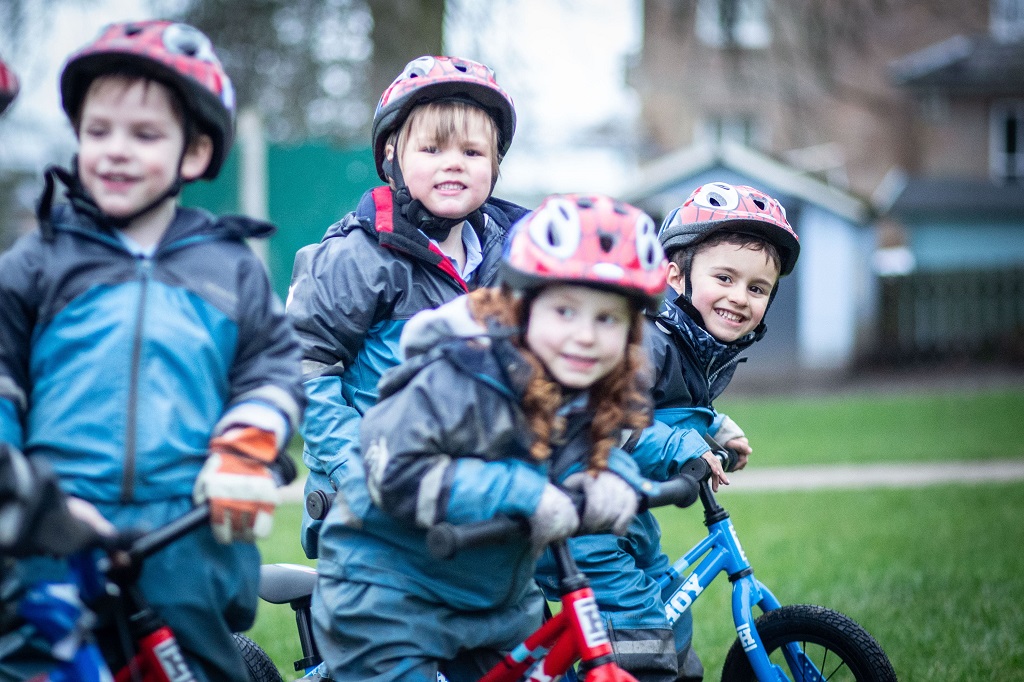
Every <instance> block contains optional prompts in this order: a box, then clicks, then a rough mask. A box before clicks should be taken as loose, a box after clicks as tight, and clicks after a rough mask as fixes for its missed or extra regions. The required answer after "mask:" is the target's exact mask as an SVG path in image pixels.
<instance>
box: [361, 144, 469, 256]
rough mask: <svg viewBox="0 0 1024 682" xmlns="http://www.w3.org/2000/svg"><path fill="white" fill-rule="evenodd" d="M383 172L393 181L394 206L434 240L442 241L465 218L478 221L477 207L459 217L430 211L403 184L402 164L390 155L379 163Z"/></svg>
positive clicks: (414, 225) (410, 222)
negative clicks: (442, 216) (450, 216)
mask: <svg viewBox="0 0 1024 682" xmlns="http://www.w3.org/2000/svg"><path fill="white" fill-rule="evenodd" d="M381 167H382V168H383V169H384V174H385V175H387V176H388V177H389V178H391V182H392V183H394V195H395V206H397V207H398V211H399V213H401V215H402V216H403V217H404V218H405V219H406V220H408V221H409V224H410V225H412V226H413V227H415V228H416V229H418V230H420V231H421V232H423V234H425V235H427V237H428V238H430V239H433V240H434V241H436V242H441V241H444V240H445V239H447V238H448V235H449V234H451V231H452V228H453V227H455V226H456V225H459V224H461V223H462V222H463V221H465V220H469V221H470V222H478V221H479V219H480V210H479V209H477V210H475V211H473V212H471V213H469V214H468V215H464V216H462V217H461V218H441V217H438V216H436V215H434V214H433V213H431V212H430V211H429V210H427V208H426V207H425V206H424V205H423V202H421V201H420V200H419V199H413V198H412V194H410V192H409V187H408V186H407V185H406V184H405V176H403V175H402V166H401V165H400V164H399V163H398V162H397V160H396V159H395V158H394V156H392V158H390V159H389V158H387V157H385V158H384V161H383V162H382V163H381Z"/></svg>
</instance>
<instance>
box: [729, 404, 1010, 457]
mask: <svg viewBox="0 0 1024 682" xmlns="http://www.w3.org/2000/svg"><path fill="white" fill-rule="evenodd" d="M727 396H728V391H726V394H725V396H723V398H722V399H719V400H718V401H716V403H715V407H716V408H718V410H719V411H721V412H724V413H726V414H728V415H729V416H731V417H732V418H733V419H735V420H736V422H737V423H738V424H739V425H740V426H742V427H743V429H744V431H746V433H747V435H748V437H749V438H750V444H751V446H752V447H753V448H754V454H753V455H752V456H751V462H752V466H753V465H756V466H765V467H769V466H799V465H804V464H866V463H876V462H885V461H892V460H895V461H898V462H929V461H931V462H934V461H949V460H961V459H991V458H1008V457H1024V389H1017V390H1010V389H1007V390H998V391H986V392H971V393H935V394H922V395H895V394H894V395H886V394H882V395H856V396H815V397H807V398H791V397H778V398H758V399H734V400H730V399H728V397H727Z"/></svg>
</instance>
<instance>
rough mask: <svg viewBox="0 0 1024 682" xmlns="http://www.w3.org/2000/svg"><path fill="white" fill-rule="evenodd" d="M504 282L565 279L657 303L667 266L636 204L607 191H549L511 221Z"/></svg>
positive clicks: (522, 286)
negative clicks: (589, 193) (591, 193)
mask: <svg viewBox="0 0 1024 682" xmlns="http://www.w3.org/2000/svg"><path fill="white" fill-rule="evenodd" d="M505 249H506V250H505V255H504V260H503V262H502V268H503V270H502V281H503V282H504V283H506V284H508V285H509V286H511V287H512V288H513V289H519V290H530V289H535V288H538V287H540V286H543V285H545V284H551V283H552V282H553V281H556V282H567V283H575V284H584V285H592V286H596V287H599V288H602V289H609V290H612V291H616V292H619V293H623V294H626V295H627V296H629V297H631V298H633V299H636V300H638V301H639V302H640V303H641V304H642V305H645V306H653V305H656V304H657V302H658V300H659V299H660V297H661V295H662V294H663V293H664V289H665V274H666V269H667V267H668V265H667V263H666V261H665V253H664V251H662V248H661V245H660V244H659V243H658V237H657V229H656V228H655V226H654V221H653V220H651V218H650V216H648V215H647V214H646V213H644V212H643V211H641V210H640V209H638V208H636V207H634V206H630V205H629V204H624V203H622V202H620V201H616V200H615V199H612V198H610V197H606V196H587V195H576V194H565V195H557V194H556V195H552V196H549V197H547V198H546V199H544V200H543V201H542V202H541V204H540V206H538V207H537V209H536V210H535V211H533V212H531V213H528V214H526V215H525V216H523V217H522V218H521V219H520V220H519V221H518V222H517V223H516V224H515V226H513V228H512V231H511V233H510V235H509V238H508V241H507V242H506V247H505Z"/></svg>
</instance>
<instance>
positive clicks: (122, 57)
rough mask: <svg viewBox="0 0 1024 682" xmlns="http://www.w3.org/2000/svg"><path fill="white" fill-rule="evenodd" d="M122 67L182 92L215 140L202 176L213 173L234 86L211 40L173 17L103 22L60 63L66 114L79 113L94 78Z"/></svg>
mask: <svg viewBox="0 0 1024 682" xmlns="http://www.w3.org/2000/svg"><path fill="white" fill-rule="evenodd" d="M125 70H133V71H139V72H140V73H142V74H144V75H146V76H147V77H152V78H153V79H154V80H157V81H160V82H162V83H166V84H167V85H168V86H169V87H172V88H174V89H175V91H176V92H178V93H179V94H180V95H181V97H182V100H183V101H184V103H185V106H186V107H187V109H188V111H189V113H190V114H191V115H193V116H194V117H195V120H196V123H197V124H198V127H199V130H200V131H202V132H203V133H205V134H207V135H209V136H210V138H211V140H212V141H213V157H212V158H211V160H210V165H209V167H208V168H207V169H206V172H205V173H204V174H203V177H204V178H215V177H216V176H217V173H218V172H219V171H220V168H221V166H222V165H223V163H224V160H225V159H226V158H227V155H228V151H229V150H230V148H231V139H232V136H233V132H234V120H235V90H234V87H233V86H232V84H231V79H230V78H228V75H227V73H225V71H224V67H223V66H221V63H220V60H219V59H218V58H217V55H216V54H214V51H213V45H212V43H211V42H210V39H209V38H207V37H206V35H204V34H203V33H202V32H201V31H199V29H196V28H194V27H192V26H189V25H188V24H180V23H174V22H171V21H162V20H149V21H134V22H126V23H117V24H110V25H108V26H106V27H105V28H104V29H103V30H102V31H101V32H100V35H99V37H98V38H96V39H95V40H94V41H92V42H91V43H89V44H88V45H86V46H85V47H83V48H81V49H80V50H79V51H78V52H75V53H74V54H73V55H71V56H70V57H69V58H68V60H67V62H66V63H65V64H64V69H63V71H62V73H61V77H60V93H61V99H62V103H63V106H64V111H65V112H66V113H67V115H68V117H69V118H71V120H76V119H77V118H78V116H79V114H80V113H81V108H82V101H83V100H84V99H85V93H86V92H87V91H88V89H89V85H90V83H92V81H93V79H95V78H96V77H97V76H100V75H102V74H105V73H114V72H119V71H125Z"/></svg>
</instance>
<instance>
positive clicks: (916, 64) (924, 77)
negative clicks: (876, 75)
mask: <svg viewBox="0 0 1024 682" xmlns="http://www.w3.org/2000/svg"><path fill="white" fill-rule="evenodd" d="M889 74H890V76H891V77H892V80H893V82H894V83H896V84H897V85H901V86H904V87H908V88H913V89H935V90H941V91H945V92H949V93H951V94H960V95H988V96H1013V95H1022V94H1024V40H1016V41H999V40H996V39H995V38H993V37H991V36H975V37H966V36H962V35H957V36H953V37H952V38H949V39H947V40H944V41H942V42H941V43H936V44H934V45H930V46H928V47H926V48H924V49H922V50H918V51H917V52H912V53H911V54H908V55H907V56H905V57H902V58H901V59H897V60H895V61H893V62H890V64H889Z"/></svg>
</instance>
